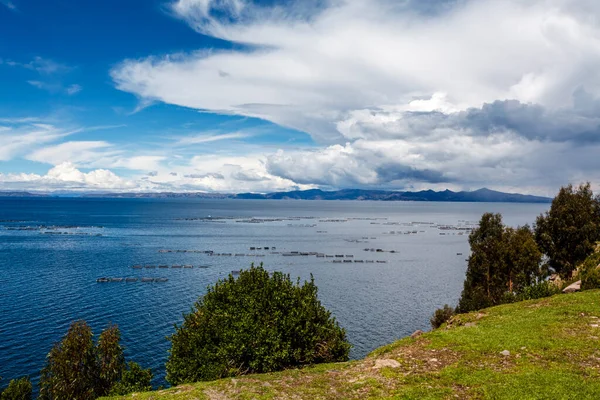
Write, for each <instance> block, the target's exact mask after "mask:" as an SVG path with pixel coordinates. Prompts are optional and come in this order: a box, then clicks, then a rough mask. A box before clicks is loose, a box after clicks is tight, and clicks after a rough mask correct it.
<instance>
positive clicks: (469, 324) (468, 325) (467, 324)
mask: <svg viewBox="0 0 600 400" xmlns="http://www.w3.org/2000/svg"><path fill="white" fill-rule="evenodd" d="M475 325H476V324H475V322H467V323H466V324H465V326H466V327H467V328H470V327H472V326H475Z"/></svg>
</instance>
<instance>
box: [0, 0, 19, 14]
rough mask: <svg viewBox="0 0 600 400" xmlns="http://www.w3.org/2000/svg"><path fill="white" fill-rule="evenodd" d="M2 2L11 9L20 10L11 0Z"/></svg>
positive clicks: (1, 0)
mask: <svg viewBox="0 0 600 400" xmlns="http://www.w3.org/2000/svg"><path fill="white" fill-rule="evenodd" d="M0 4H2V5H4V6H6V7H7V8H8V9H9V10H11V11H15V12H16V11H18V8H17V6H16V5H15V3H13V2H12V1H10V0H0Z"/></svg>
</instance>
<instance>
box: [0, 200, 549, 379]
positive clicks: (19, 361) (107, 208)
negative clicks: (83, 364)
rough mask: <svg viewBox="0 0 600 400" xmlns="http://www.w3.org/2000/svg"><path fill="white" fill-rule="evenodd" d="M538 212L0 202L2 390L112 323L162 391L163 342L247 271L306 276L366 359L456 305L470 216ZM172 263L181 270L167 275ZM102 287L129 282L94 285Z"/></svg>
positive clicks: (35, 374) (467, 207) (311, 204)
mask: <svg viewBox="0 0 600 400" xmlns="http://www.w3.org/2000/svg"><path fill="white" fill-rule="evenodd" d="M548 208H549V204H506V203H435V202H370V201H365V202H360V201H277V200H203V199H80V198H0V376H1V377H2V378H3V379H4V380H3V381H2V383H0V386H5V385H6V384H7V383H8V381H9V380H10V379H13V378H16V377H20V376H23V375H30V376H31V378H32V380H34V381H35V382H37V380H38V378H39V371H40V369H41V368H42V367H43V364H44V361H45V356H46V354H47V353H48V352H49V351H50V349H51V347H52V345H53V343H55V342H56V341H58V340H60V338H61V337H62V336H63V335H64V334H65V333H66V331H67V329H68V327H69V324H70V323H71V321H73V320H77V319H84V320H86V321H87V322H88V323H89V324H90V325H91V326H92V327H93V329H94V332H95V333H97V334H98V333H100V331H101V330H102V328H104V327H105V326H106V325H107V324H108V323H111V322H112V323H116V324H118V325H119V328H120V329H121V333H122V337H123V341H122V342H123V344H124V346H125V347H126V356H127V357H128V358H129V359H133V360H135V361H137V362H139V363H141V364H142V366H143V367H145V368H152V370H153V373H154V374H155V384H157V385H158V384H165V381H164V375H165V368H164V364H165V361H166V359H167V356H168V349H169V342H168V340H167V339H166V337H167V336H168V335H170V334H172V333H173V332H174V327H173V325H174V324H177V323H180V322H181V321H182V314H183V313H186V312H189V311H190V309H191V307H192V305H193V303H194V302H195V301H196V300H197V299H198V297H199V296H201V295H202V294H203V293H204V292H205V290H206V287H207V285H211V284H213V283H215V282H216V281H217V280H218V279H221V278H224V277H226V276H227V275H228V274H229V273H230V272H231V271H232V270H239V269H242V268H247V267H248V266H249V265H250V263H252V262H254V263H261V262H262V263H264V265H265V267H266V268H267V269H268V270H273V271H274V270H277V271H283V272H285V273H289V274H290V275H291V276H292V278H296V277H300V278H301V279H309V278H310V275H311V274H312V275H313V276H314V278H315V282H316V284H317V286H318V287H319V297H320V299H321V301H322V303H323V304H324V305H325V306H326V307H327V308H328V309H329V310H331V311H332V313H333V315H334V316H335V317H336V319H337V320H338V321H339V323H340V325H341V326H342V327H344V328H346V330H347V334H348V339H349V341H350V342H351V343H352V345H353V346H354V347H353V349H352V351H351V357H352V358H360V357H364V356H365V355H366V354H368V353H369V352H370V351H372V350H373V349H375V348H377V347H379V346H381V345H384V344H387V343H390V342H392V341H394V340H396V339H398V338H401V337H404V336H407V335H410V334H411V333H412V332H414V331H415V330H417V329H422V330H428V329H430V326H429V318H430V317H431V315H432V313H433V312H434V310H435V309H436V308H438V307H440V306H442V305H444V304H445V303H448V304H451V305H455V304H456V302H457V300H458V297H459V296H460V291H461V289H462V282H463V279H464V273H465V270H466V264H467V263H466V261H465V259H466V258H467V257H468V255H469V245H468V232H469V229H470V228H472V227H473V226H474V224H475V223H476V222H477V221H478V220H479V218H480V217H481V214H483V213H484V212H488V211H489V212H500V213H502V214H503V216H504V221H505V223H507V224H510V225H519V224H520V225H522V224H525V223H529V224H531V223H533V222H534V221H535V217H536V216H537V215H539V214H540V213H541V212H543V211H545V210H546V209H548ZM252 247H253V248H254V249H253V250H251V248H252ZM266 247H268V248H269V249H265V248H266ZM258 248H260V250H258ZM378 249H379V251H378ZM184 250H185V251H184ZM292 252H298V253H312V254H310V255H296V253H292ZM314 253H322V254H319V256H317V255H315V254H314ZM229 254H231V255H229ZM336 255H337V256H343V257H335V256H336ZM327 256H333V257H327ZM183 265H187V266H192V267H193V268H183V267H182V268H172V267H173V266H177V267H179V266H183ZM133 266H140V267H141V268H133ZM147 266H154V267H155V268H146V267H147ZM159 266H163V268H158V267H159ZM165 267H168V268H165ZM200 267H202V268H200ZM100 277H109V278H130V280H133V279H135V278H137V281H135V282H133V281H130V282H126V281H125V279H123V281H120V282H107V283H98V282H97V279H98V278H100ZM142 278H166V279H168V281H166V282H142V281H141V279H142Z"/></svg>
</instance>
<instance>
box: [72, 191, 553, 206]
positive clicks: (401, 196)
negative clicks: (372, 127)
mask: <svg viewBox="0 0 600 400" xmlns="http://www.w3.org/2000/svg"><path fill="white" fill-rule="evenodd" d="M83 197H96V198H98V197H108V198H206V199H254V200H379V201H456V202H492V203H550V202H551V201H552V199H551V198H548V197H540V196H530V195H524V194H518V193H503V192H498V191H495V190H490V189H487V188H483V189H479V190H475V191H472V192H453V191H451V190H444V191H441V192H436V191H433V190H423V191H420V192H392V191H385V190H362V189H343V190H336V191H329V192H328V191H323V190H320V189H312V190H295V191H291V192H275V193H267V194H259V193H239V194H223V193H170V192H163V193H91V194H85V195H83Z"/></svg>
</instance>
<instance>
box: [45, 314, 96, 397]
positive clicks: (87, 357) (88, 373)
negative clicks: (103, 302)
mask: <svg viewBox="0 0 600 400" xmlns="http://www.w3.org/2000/svg"><path fill="white" fill-rule="evenodd" d="M97 377H98V363H97V360H96V348H95V346H94V341H93V334H92V329H91V328H90V327H89V326H88V324H86V323H85V321H76V322H73V323H72V324H71V327H70V328H69V331H68V332H67V334H66V336H65V337H64V338H63V340H62V341H61V342H60V343H57V344H55V345H54V347H53V348H52V350H51V351H50V353H48V356H47V358H46V366H45V367H44V369H42V376H41V378H40V398H41V399H78V400H87V399H95V398H97V397H99V395H100V394H99V393H98V392H97V385H96V383H97Z"/></svg>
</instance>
